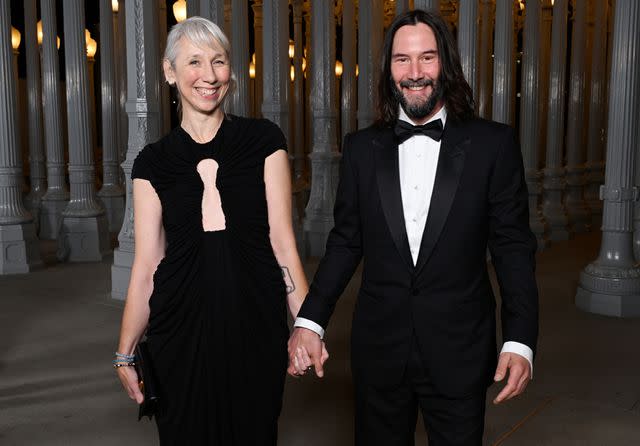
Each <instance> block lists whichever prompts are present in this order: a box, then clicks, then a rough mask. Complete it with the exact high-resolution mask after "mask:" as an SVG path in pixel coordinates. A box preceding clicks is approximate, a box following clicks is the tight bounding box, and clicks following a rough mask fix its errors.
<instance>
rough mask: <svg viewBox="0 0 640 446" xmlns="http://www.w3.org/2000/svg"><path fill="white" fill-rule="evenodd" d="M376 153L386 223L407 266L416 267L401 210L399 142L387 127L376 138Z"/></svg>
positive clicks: (378, 179) (377, 176)
mask: <svg viewBox="0 0 640 446" xmlns="http://www.w3.org/2000/svg"><path fill="white" fill-rule="evenodd" d="M373 145H374V150H375V154H376V178H377V181H378V193H379V195H380V201H381V203H382V210H383V212H384V216H385V219H386V221H387V226H388V227H389V231H390V232H391V237H392V238H393V242H394V243H395V245H396V248H397V249H398V252H399V253H400V256H401V257H402V258H403V260H404V261H405V263H406V265H407V267H408V268H410V269H413V259H412V258H411V251H410V249H409V240H408V238H407V230H406V226H405V221H404V212H403V210H402V193H401V192H400V170H399V167H398V143H397V142H396V140H395V138H394V136H393V130H392V129H384V130H383V131H382V132H381V133H380V136H379V137H377V138H375V139H374V140H373Z"/></svg>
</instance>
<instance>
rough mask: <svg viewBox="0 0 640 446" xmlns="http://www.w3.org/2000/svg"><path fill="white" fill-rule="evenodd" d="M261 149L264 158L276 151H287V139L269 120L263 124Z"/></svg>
mask: <svg viewBox="0 0 640 446" xmlns="http://www.w3.org/2000/svg"><path fill="white" fill-rule="evenodd" d="M263 131H264V133H263V148H264V157H265V158H266V157H268V156H269V155H271V154H272V153H274V152H275V151H277V150H280V149H282V150H285V151H286V150H287V139H286V138H285V136H284V133H282V130H280V127H278V126H277V125H276V124H274V123H273V122H271V121H269V120H266V119H265V120H264V124H263Z"/></svg>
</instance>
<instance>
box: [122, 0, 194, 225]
mask: <svg viewBox="0 0 640 446" xmlns="http://www.w3.org/2000/svg"><path fill="white" fill-rule="evenodd" d="M200 11H202V8H201V9H200ZM167 34H168V29H167V4H166V2H162V1H160V2H158V44H159V45H158V60H162V57H163V56H164V50H165V47H166V46H167ZM159 78H160V79H159V80H160V133H162V134H166V133H169V132H170V131H171V87H170V86H169V84H168V83H167V82H165V80H164V77H163V75H162V74H161V75H160V76H159ZM120 226H121V225H119V226H118V229H120Z"/></svg>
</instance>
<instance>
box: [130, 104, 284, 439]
mask: <svg viewBox="0 0 640 446" xmlns="http://www.w3.org/2000/svg"><path fill="white" fill-rule="evenodd" d="M279 149H284V150H286V141H285V138H284V136H283V134H282V132H281V131H280V129H279V128H278V127H277V126H276V125H274V124H273V123H271V122H270V121H267V120H256V119H246V118H241V117H236V116H227V117H226V118H225V119H224V120H223V123H222V125H221V127H220V129H219V130H218V132H217V135H216V136H215V138H214V139H213V140H212V141H210V142H208V143H205V144H199V143H196V142H195V141H193V139H192V138H191V137H190V136H189V134H188V133H187V132H185V131H184V130H183V129H182V128H181V127H177V128H176V129H174V130H173V131H172V132H171V133H170V134H169V135H167V136H165V137H164V138H162V139H161V140H160V141H158V142H157V143H154V144H151V145H149V146H147V147H145V148H144V149H143V150H142V151H141V152H140V154H139V155H138V157H137V158H136V160H135V162H134V165H133V171H132V177H133V178H140V179H146V180H148V181H150V183H151V185H152V186H153V188H154V189H155V191H156V193H157V194H158V197H159V199H160V202H161V204H162V223H163V226H164V230H165V233H166V240H167V246H166V252H165V257H164V258H163V259H162V261H161V262H160V264H159V265H158V268H157V270H156V272H155V275H154V289H153V293H152V295H151V298H150V300H149V307H150V316H149V326H148V329H147V337H148V339H149V344H150V347H151V353H152V357H153V362H154V365H155V368H156V374H157V376H158V381H159V383H160V395H161V398H162V401H161V403H162V404H161V413H160V415H159V416H158V417H157V423H158V430H159V433H160V442H161V444H162V445H186V444H193V445H196V444H197V445H245V444H251V445H263V444H264V445H275V444H276V435H277V434H276V432H277V418H278V415H279V413H280V408H281V404H282V391H283V386H284V379H285V372H286V366H287V351H286V344H287V339H288V328H287V324H286V291H285V284H284V280H283V277H282V272H281V269H280V267H279V266H278V263H277V261H276V259H275V256H274V254H273V250H272V248H271V244H270V241H269V224H268V216H267V202H266V196H265V185H264V161H265V158H266V157H267V156H269V155H270V154H272V153H273V152H275V151H276V150H279ZM205 159H213V160H214V161H215V162H216V163H217V165H218V170H217V179H216V181H215V183H216V184H215V187H216V188H217V190H218V191H219V193H220V199H221V205H222V206H221V207H222V212H223V213H224V222H225V225H224V227H223V228H222V229H220V230H215V231H205V230H204V229H203V221H202V215H203V209H202V205H203V191H204V189H205V187H204V185H203V180H202V179H201V176H200V174H199V173H198V171H197V168H198V163H200V161H202V160H205ZM208 211H211V209H209V210H208ZM217 211H218V212H219V209H218V210H217ZM206 212H207V210H205V214H206Z"/></svg>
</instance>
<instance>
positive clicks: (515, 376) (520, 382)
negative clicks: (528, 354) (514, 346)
mask: <svg viewBox="0 0 640 446" xmlns="http://www.w3.org/2000/svg"><path fill="white" fill-rule="evenodd" d="M530 368H531V367H530V366H529V361H527V358H525V357H524V356H522V355H519V354H517V353H508V352H505V353H501V354H500V358H499V359H498V367H497V368H496V374H495V376H494V377H493V379H494V381H496V382H499V381H502V380H503V379H504V377H505V376H507V371H508V372H509V378H508V379H507V384H506V385H505V386H504V387H503V388H502V390H501V391H500V393H499V394H498V396H497V397H496V398H495V399H494V400H493V403H494V404H500V403H501V402H503V401H506V400H508V399H510V398H513V397H514V396H518V395H520V394H521V393H522V392H524V389H525V388H526V387H527V384H529V381H530V380H531V370H530Z"/></svg>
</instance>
